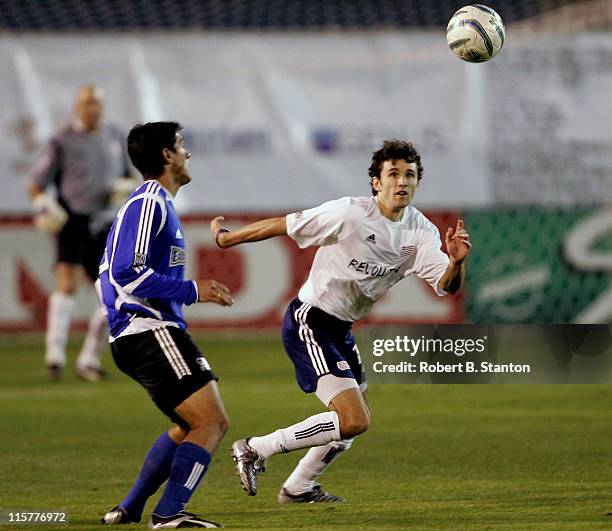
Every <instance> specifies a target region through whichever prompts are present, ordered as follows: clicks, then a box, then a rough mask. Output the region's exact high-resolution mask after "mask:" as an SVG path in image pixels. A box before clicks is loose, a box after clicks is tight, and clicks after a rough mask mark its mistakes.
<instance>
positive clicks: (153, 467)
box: [102, 425, 187, 525]
mask: <svg viewBox="0 0 612 531" xmlns="http://www.w3.org/2000/svg"><path fill="white" fill-rule="evenodd" d="M186 435H187V431H186V430H185V429H183V428H181V427H180V426H179V425H176V426H174V427H172V428H170V429H169V430H168V431H165V432H164V433H162V434H161V435H160V436H159V437H158V438H157V440H156V441H155V442H154V443H153V445H152V446H151V448H150V449H149V451H148V453H147V455H146V457H145V460H144V463H143V465H142V468H141V469H140V472H139V474H138V478H137V479H136V482H135V483H134V485H132V488H131V489H130V491H129V492H128V494H127V496H126V497H125V498H124V499H123V500H122V501H121V503H119V505H117V506H116V507H113V508H112V509H111V510H110V511H109V512H108V513H107V514H106V515H105V516H104V518H102V523H104V524H107V525H117V524H128V523H132V522H140V520H141V517H142V512H143V510H144V506H145V504H146V502H147V500H148V499H149V498H150V497H151V496H152V495H153V494H155V492H157V489H159V487H161V486H162V485H163V484H164V482H165V481H166V480H167V479H168V477H169V476H170V467H171V465H172V460H173V459H174V454H175V453H176V449H177V448H178V446H179V444H180V443H181V442H183V439H184V438H185V436H186Z"/></svg>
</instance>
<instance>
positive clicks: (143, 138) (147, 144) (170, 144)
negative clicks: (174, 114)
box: [127, 122, 183, 180]
mask: <svg viewBox="0 0 612 531" xmlns="http://www.w3.org/2000/svg"><path fill="white" fill-rule="evenodd" d="M181 129H183V127H182V126H181V124H179V123H178V122H149V123H146V124H144V125H143V124H138V125H137V126H135V127H134V128H132V130H131V131H130V134H129V135H128V137H127V148H128V153H129V155H130V159H131V160H132V164H134V166H136V168H137V169H138V171H139V172H140V173H142V176H143V177H144V178H145V180H146V179H157V178H158V177H160V176H161V174H162V173H164V166H165V165H166V159H164V156H163V154H162V150H163V149H164V148H168V149H169V150H171V151H174V145H175V143H176V133H178V132H179V131H180V130H181Z"/></svg>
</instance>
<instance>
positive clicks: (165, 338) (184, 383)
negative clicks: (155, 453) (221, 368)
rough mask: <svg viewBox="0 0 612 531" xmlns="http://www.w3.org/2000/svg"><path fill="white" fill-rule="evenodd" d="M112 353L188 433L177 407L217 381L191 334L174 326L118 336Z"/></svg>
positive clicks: (118, 363)
mask: <svg viewBox="0 0 612 531" xmlns="http://www.w3.org/2000/svg"><path fill="white" fill-rule="evenodd" d="M111 350H112V353H113V358H114V360H115V363H116V364H117V367H119V369H121V370H122V371H123V372H124V373H125V374H127V375H128V376H130V377H131V378H133V379H134V380H136V381H137V382H138V383H139V384H140V385H142V386H143V387H144V388H145V389H146V390H147V391H148V393H149V395H150V396H151V398H152V399H153V402H155V404H156V405H157V407H158V408H159V409H160V410H161V411H162V412H163V413H164V414H166V415H167V416H168V417H170V419H171V420H172V421H173V422H176V423H177V424H179V425H180V426H181V427H183V428H184V429H187V430H189V429H190V428H189V425H188V424H187V423H186V422H185V421H184V420H183V419H182V418H181V417H179V416H178V415H177V414H176V413H175V411H174V408H176V406H178V405H179V404H181V403H182V402H183V401H184V400H185V399H186V398H188V397H189V396H191V395H192V394H193V393H195V392H196V391H197V390H199V389H201V388H202V387H204V386H205V385H206V384H207V383H208V382H210V381H211V380H217V377H216V376H215V374H214V373H213V372H212V369H211V368H210V365H209V364H208V361H207V360H206V358H205V357H204V355H203V354H202V352H200V349H199V348H198V347H197V346H196V345H195V343H194V342H193V341H192V339H191V337H190V336H189V334H187V332H185V331H184V330H182V329H180V328H178V327H172V326H169V327H164V328H157V329H155V330H147V331H146V332H140V333H138V334H131V335H128V336H123V337H118V338H117V339H115V341H113V342H112V343H111Z"/></svg>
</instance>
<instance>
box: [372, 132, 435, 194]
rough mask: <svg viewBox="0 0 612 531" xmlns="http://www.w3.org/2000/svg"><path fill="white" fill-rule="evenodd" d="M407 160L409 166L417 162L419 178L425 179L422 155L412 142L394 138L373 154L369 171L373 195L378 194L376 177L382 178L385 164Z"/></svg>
mask: <svg viewBox="0 0 612 531" xmlns="http://www.w3.org/2000/svg"><path fill="white" fill-rule="evenodd" d="M402 159H403V160H405V161H406V162H408V163H409V164H410V163H411V162H416V165H417V177H418V180H419V181H420V180H421V179H422V178H423V165H422V164H421V155H419V152H418V151H417V150H416V149H415V147H414V146H413V145H412V143H411V142H404V141H402V140H397V139H395V138H392V139H390V140H385V141H384V142H383V145H382V147H381V148H380V149H379V150H378V151H375V152H374V153H372V164H371V165H370V168H369V169H368V175H369V176H370V186H371V187H372V195H377V194H378V192H377V191H376V190H374V185H373V181H374V178H375V177H379V178H380V170H382V166H383V163H384V162H385V161H386V160H402Z"/></svg>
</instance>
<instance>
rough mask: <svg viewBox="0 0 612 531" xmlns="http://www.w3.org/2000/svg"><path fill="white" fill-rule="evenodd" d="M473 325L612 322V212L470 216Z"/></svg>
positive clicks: (516, 212) (516, 211) (469, 278)
mask: <svg viewBox="0 0 612 531" xmlns="http://www.w3.org/2000/svg"><path fill="white" fill-rule="evenodd" d="M466 225H467V227H468V231H469V233H470V237H471V240H472V242H473V251H472V254H471V255H470V260H469V265H468V270H467V277H466V280H467V290H466V291H467V293H466V295H467V297H466V319H467V321H468V322H472V323H483V324H484V323H489V324H494V323H573V322H582V323H587V322H599V323H606V322H612V282H611V278H612V209H610V208H602V209H599V210H595V209H591V210H584V209H583V210H541V209H540V210H534V209H513V210H498V211H487V212H483V211H468V212H467V213H466Z"/></svg>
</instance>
